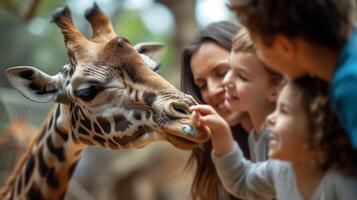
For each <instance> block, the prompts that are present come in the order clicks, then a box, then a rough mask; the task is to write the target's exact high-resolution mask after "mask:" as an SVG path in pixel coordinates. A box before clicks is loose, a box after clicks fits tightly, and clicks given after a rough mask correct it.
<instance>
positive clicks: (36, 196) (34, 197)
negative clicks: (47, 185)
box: [27, 183, 44, 200]
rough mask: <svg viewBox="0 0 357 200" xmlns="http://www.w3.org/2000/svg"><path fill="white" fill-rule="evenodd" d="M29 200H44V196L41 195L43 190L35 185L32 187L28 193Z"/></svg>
mask: <svg viewBox="0 0 357 200" xmlns="http://www.w3.org/2000/svg"><path fill="white" fill-rule="evenodd" d="M27 199H28V200H43V199H44V198H43V196H42V194H41V190H40V189H39V187H38V186H37V185H36V184H35V183H34V184H32V185H31V188H30V190H29V192H28V193H27Z"/></svg>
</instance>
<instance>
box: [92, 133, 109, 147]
mask: <svg viewBox="0 0 357 200" xmlns="http://www.w3.org/2000/svg"><path fill="white" fill-rule="evenodd" d="M93 140H95V141H97V142H98V143H99V144H100V145H102V146H104V147H105V143H106V140H105V139H104V138H102V137H99V136H97V135H95V136H93Z"/></svg>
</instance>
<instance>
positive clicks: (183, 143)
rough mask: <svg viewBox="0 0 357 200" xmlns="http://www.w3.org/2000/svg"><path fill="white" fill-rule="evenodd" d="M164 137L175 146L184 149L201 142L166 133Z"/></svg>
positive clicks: (194, 146)
mask: <svg viewBox="0 0 357 200" xmlns="http://www.w3.org/2000/svg"><path fill="white" fill-rule="evenodd" d="M166 139H167V140H168V141H169V142H170V143H171V144H173V145H174V146H175V147H177V148H180V149H185V150H186V149H193V148H196V147H198V146H199V145H200V144H201V142H195V141H191V140H188V139H185V138H182V137H179V136H175V135H166Z"/></svg>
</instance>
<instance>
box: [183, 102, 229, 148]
mask: <svg viewBox="0 0 357 200" xmlns="http://www.w3.org/2000/svg"><path fill="white" fill-rule="evenodd" d="M190 111H191V112H192V121H193V124H194V125H195V126H197V127H200V126H208V127H210V129H211V142H212V146H213V149H214V152H215V154H216V155H223V154H225V153H228V152H230V151H231V150H232V149H233V147H234V139H233V136H232V132H231V129H230V127H229V125H228V123H227V122H226V121H225V120H224V119H223V118H222V117H221V116H220V115H219V114H218V113H217V112H216V110H214V108H213V107H212V106H210V105H195V106H191V107H190Z"/></svg>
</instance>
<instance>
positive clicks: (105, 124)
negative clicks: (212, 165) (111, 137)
mask: <svg viewBox="0 0 357 200" xmlns="http://www.w3.org/2000/svg"><path fill="white" fill-rule="evenodd" d="M97 121H98V123H99V125H100V126H101V127H102V129H103V131H104V132H105V133H107V134H109V133H110V131H111V127H110V123H109V121H108V120H107V119H105V118H103V117H97Z"/></svg>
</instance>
